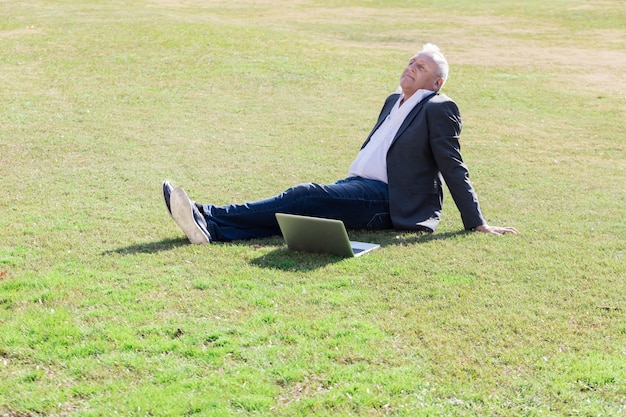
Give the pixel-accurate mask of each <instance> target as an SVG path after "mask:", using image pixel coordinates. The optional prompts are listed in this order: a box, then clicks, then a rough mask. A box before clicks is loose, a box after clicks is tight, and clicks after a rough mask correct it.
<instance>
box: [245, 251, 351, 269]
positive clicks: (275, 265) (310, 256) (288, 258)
mask: <svg viewBox="0 0 626 417" xmlns="http://www.w3.org/2000/svg"><path fill="white" fill-rule="evenodd" d="M345 259H351V258H342V257H340V256H336V255H330V254H327V253H309V252H294V251H291V250H289V249H288V248H287V247H286V246H285V247H282V248H278V249H274V250H273V251H270V252H268V253H265V254H263V255H261V256H259V257H257V258H254V259H252V260H250V264H251V265H254V266H258V267H261V268H269V269H280V270H282V271H289V272H305V271H313V270H316V269H319V268H323V267H325V266H327V265H330V264H334V263H338V262H341V261H343V260H345Z"/></svg>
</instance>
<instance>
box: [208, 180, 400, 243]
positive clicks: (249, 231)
mask: <svg viewBox="0 0 626 417" xmlns="http://www.w3.org/2000/svg"><path fill="white" fill-rule="evenodd" d="M203 209H204V210H203V211H204V213H203V214H204V217H205V219H206V220H207V224H208V228H209V232H210V233H211V236H212V237H213V238H214V239H215V240H218V241H219V240H222V241H230V240H238V239H252V238H262V237H268V236H274V235H280V228H279V227H278V223H277V221H276V217H275V214H276V213H289V214H301V215H305V216H315V217H325V218H331V219H339V220H342V221H343V222H344V223H345V225H346V227H347V228H349V229H370V230H380V229H389V228H391V227H392V226H391V220H390V217H389V193H388V191H387V184H385V183H383V182H381V181H376V180H369V179H365V178H358V177H351V178H347V179H345V180H340V181H337V182H335V183H333V184H327V185H322V184H315V183H306V184H300V185H296V186H295V187H291V188H289V189H287V190H285V191H284V192H282V193H280V194H278V195H276V196H274V197H270V198H267V199H264V200H258V201H254V202H249V203H243V204H231V205H226V206H214V205H210V204H206V205H203Z"/></svg>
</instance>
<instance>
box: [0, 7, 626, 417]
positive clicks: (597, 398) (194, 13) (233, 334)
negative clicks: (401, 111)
mask: <svg viewBox="0 0 626 417" xmlns="http://www.w3.org/2000/svg"><path fill="white" fill-rule="evenodd" d="M625 22H626V6H625V5H624V2H623V1H622V0H606V1H583V0H561V1H549V2H546V1H543V0H541V1H540V0H527V1H519V2H510V1H505V0H493V1H489V2H477V1H471V0H452V1H448V2H432V1H418V0H390V1H384V2H374V1H356V0H337V1H330V0H297V1H286V0H271V1H270V0H242V1H225V0H221V1H220V0H154V1H149V0H137V1H121V0H107V1H104V0H86V1H71V0H63V1H52V0H32V1H0V81H1V83H0V85H1V88H0V102H1V103H2V105H1V107H0V185H1V189H2V198H0V416H10V417H18V416H19V417H23V416H43V415H51V416H96V415H97V416H111V415H124V416H131V415H132V416H183V415H199V416H232V415H243V416H313V415H315V416H331V415H333V416H335V415H337V416H357V415H359V416H383V415H388V416H540V415H541V416H616V415H624V414H626V277H625V275H626V274H625V272H626V265H625V262H626V222H625V219H626V208H625V206H626V170H625V168H626V134H625V132H626V24H625ZM426 42H434V43H436V44H438V45H439V46H440V47H441V49H442V50H443V52H444V53H445V54H446V56H447V58H448V60H449V62H450V65H451V73H450V79H449V81H448V83H447V84H446V86H445V87H444V90H443V91H444V92H445V93H446V94H448V95H449V96H450V97H452V98H453V99H454V100H455V101H456V102H457V103H458V104H459V107H460V109H461V114H462V117H463V133H462V140H461V143H462V152H463V155H464V158H465V161H466V162H467V164H468V165H469V167H470V173H471V178H472V180H473V183H474V186H475V188H476V190H477V192H478V195H479V199H480V202H481V204H482V207H483V211H484V213H485V216H486V217H487V219H488V220H489V222H490V223H493V224H495V225H502V226H515V227H517V228H518V229H519V231H520V233H519V234H518V235H507V236H487V235H483V234H479V233H469V232H464V231H463V230H462V229H463V227H462V223H461V220H460V216H459V214H458V211H457V210H456V208H455V206H454V203H453V201H452V200H451V199H450V198H449V196H446V200H445V204H444V213H443V220H442V223H441V225H440V229H439V230H438V231H437V232H436V233H435V234H432V235H420V234H415V233H410V232H403V231H386V232H377V233H369V232H366V231H350V237H351V238H352V239H354V240H368V241H373V242H377V243H380V244H381V246H382V247H381V248H380V249H378V250H376V251H374V252H372V253H370V254H367V255H366V256H364V257H360V258H356V259H339V258H335V257H333V256H327V255H311V254H301V253H292V252H289V251H288V250H287V249H286V247H285V245H284V244H283V240H282V238H281V237H276V238H270V239H265V240H254V241H243V242H234V243H218V244H212V245H203V246H195V245H190V244H188V241H187V239H186V238H185V236H184V235H183V234H182V232H181V231H180V230H179V229H178V227H177V226H176V225H175V224H174V222H173V221H172V220H171V219H170V218H169V215H168V214H167V212H166V210H165V208H164V205H163V202H162V197H161V194H160V187H161V181H163V180H164V179H170V180H172V181H173V182H174V184H175V185H180V186H183V187H184V188H185V189H186V190H187V192H188V193H189V195H190V197H191V198H193V199H195V200H197V201H199V202H201V203H215V204H226V203H231V202H243V201H249V200H253V199H257V198H263V197H267V196H270V195H274V194H276V193H278V192H281V191H282V190H284V189H285V188H287V187H289V186H291V185H294V184H297V183H300V182H307V181H316V182H322V183H324V182H331V181H334V180H337V179H340V178H343V177H345V175H346V173H347V169H348V166H349V164H350V163H351V162H352V160H353V158H354V157H355V155H356V153H357V152H358V149H359V147H360V146H361V144H362V142H363V140H364V139H365V137H366V136H367V134H368V133H369V131H370V129H371V128H372V126H373V124H374V122H375V120H376V118H377V116H378V112H379V111H380V108H381V106H382V103H383V101H384V99H385V98H386V97H387V95H388V94H389V93H390V92H392V91H393V90H395V88H396V87H397V84H398V81H399V76H400V73H401V71H402V69H403V67H404V65H405V63H406V61H407V60H408V58H410V57H411V56H412V55H413V54H414V53H415V52H417V51H418V50H419V49H421V46H422V44H423V43H426Z"/></svg>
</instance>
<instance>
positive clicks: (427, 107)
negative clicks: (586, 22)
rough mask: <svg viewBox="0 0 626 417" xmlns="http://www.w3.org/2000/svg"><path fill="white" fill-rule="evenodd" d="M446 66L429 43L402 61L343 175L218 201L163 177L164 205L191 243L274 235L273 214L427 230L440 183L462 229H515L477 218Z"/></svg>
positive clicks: (438, 207)
mask: <svg viewBox="0 0 626 417" xmlns="http://www.w3.org/2000/svg"><path fill="white" fill-rule="evenodd" d="M448 70H449V67H448V62H447V61H446V59H445V57H444V55H443V54H442V53H441V51H440V50H439V48H438V47H437V46H436V45H433V44H426V45H424V47H423V49H422V51H420V52H419V53H417V54H416V55H415V56H413V57H412V58H411V59H410V60H409V62H408V64H407V65H406V67H405V68H404V71H402V75H401V76H400V86H399V88H398V90H397V91H396V92H395V93H393V94H391V95H390V96H389V97H387V100H386V101H385V104H384V105H383V108H382V110H381V112H380V115H379V117H378V121H377V122H376V124H375V125H374V128H373V129H372V131H371V133H370V134H369V136H368V137H367V139H366V140H365V142H364V143H363V145H362V147H361V149H360V151H359V153H358V154H357V156H356V158H355V160H354V162H353V163H352V165H350V168H349V170H348V176H347V177H346V178H345V179H341V180H339V181H337V182H335V183H332V184H317V183H306V184H300V185H296V186H294V187H292V188H289V189H287V190H285V191H284V192H282V193H280V194H278V195H276V196H273V197H270V198H267V199H264V200H259V201H254V202H248V203H243V204H231V205H226V206H216V205H212V204H199V203H196V202H194V201H192V200H190V199H189V197H188V196H187V194H186V193H185V191H184V190H183V189H182V188H180V187H178V188H174V187H173V186H172V185H171V184H170V182H168V181H165V182H164V183H163V198H164V200H165V205H166V207H167V209H168V211H169V213H170V215H171V216H172V218H173V219H174V221H175V222H176V223H177V224H178V226H179V227H180V228H181V229H182V230H183V232H184V233H185V234H186V235H187V237H188V238H189V240H190V242H191V243H210V242H214V241H232V240H239V239H252V238H263V237H268V236H273V235H280V228H279V226H278V223H277V221H276V217H275V214H276V213H278V212H280V213H289V214H299V215H306V216H315V217H324V218H331V219H339V220H342V221H343V222H344V224H345V225H346V227H347V228H349V229H368V230H384V229H398V230H408V231H411V230H412V231H424V232H434V231H435V230H436V229H437V225H438V224H439V220H440V217H441V211H442V204H443V184H444V182H445V184H446V186H447V188H448V189H449V191H450V194H451V195H452V198H453V200H454V202H455V204H456V206H457V208H458V209H459V211H460V213H461V219H462V221H463V225H464V227H465V229H467V230H476V231H480V232H484V233H491V234H505V233H517V230H516V229H515V228H513V227H498V226H490V225H488V224H487V222H486V221H485V219H484V217H483V215H482V212H481V209H480V205H479V203H478V198H477V196H476V193H475V192H474V188H473V187H472V184H471V182H470V179H469V171H468V169H467V166H466V165H465V163H464V162H463V158H462V157H461V153H460V144H459V138H460V134H461V116H460V113H459V109H458V107H457V105H456V104H455V103H454V101H452V100H451V99H450V98H449V97H447V96H446V95H445V94H441V93H440V92H439V90H440V89H441V87H443V85H444V83H445V82H446V80H447V78H448Z"/></svg>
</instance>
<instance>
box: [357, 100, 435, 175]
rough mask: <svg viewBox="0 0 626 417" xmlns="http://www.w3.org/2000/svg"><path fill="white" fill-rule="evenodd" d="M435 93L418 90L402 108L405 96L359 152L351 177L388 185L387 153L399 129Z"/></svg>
mask: <svg viewBox="0 0 626 417" xmlns="http://www.w3.org/2000/svg"><path fill="white" fill-rule="evenodd" d="M431 93H433V91H430V90H417V91H416V92H415V93H414V94H413V95H412V96H411V97H409V99H408V100H407V101H406V102H405V103H403V104H402V106H400V102H401V101H402V99H403V98H404V94H402V95H400V97H399V98H398V101H397V102H396V104H395V105H394V106H393V108H392V109H391V113H389V115H388V116H387V118H386V119H385V120H384V121H383V123H382V124H381V125H380V126H379V127H378V129H377V130H376V131H375V132H374V134H372V137H371V138H370V141H369V142H368V143H367V145H366V146H365V147H364V148H363V149H361V150H360V151H359V154H358V155H357V156H356V159H355V160H354V162H352V165H350V169H349V170H348V176H349V177H362V178H369V179H372V180H379V181H382V182H384V183H387V151H388V150H389V147H390V146H391V142H392V141H393V138H394V137H395V136H396V133H398V129H400V126H401V125H402V123H403V122H404V119H406V116H407V115H408V114H409V113H410V111H411V110H413V108H414V107H415V106H416V105H417V103H419V102H420V101H421V100H422V99H423V98H424V97H426V96H427V95H429V94H431Z"/></svg>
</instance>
